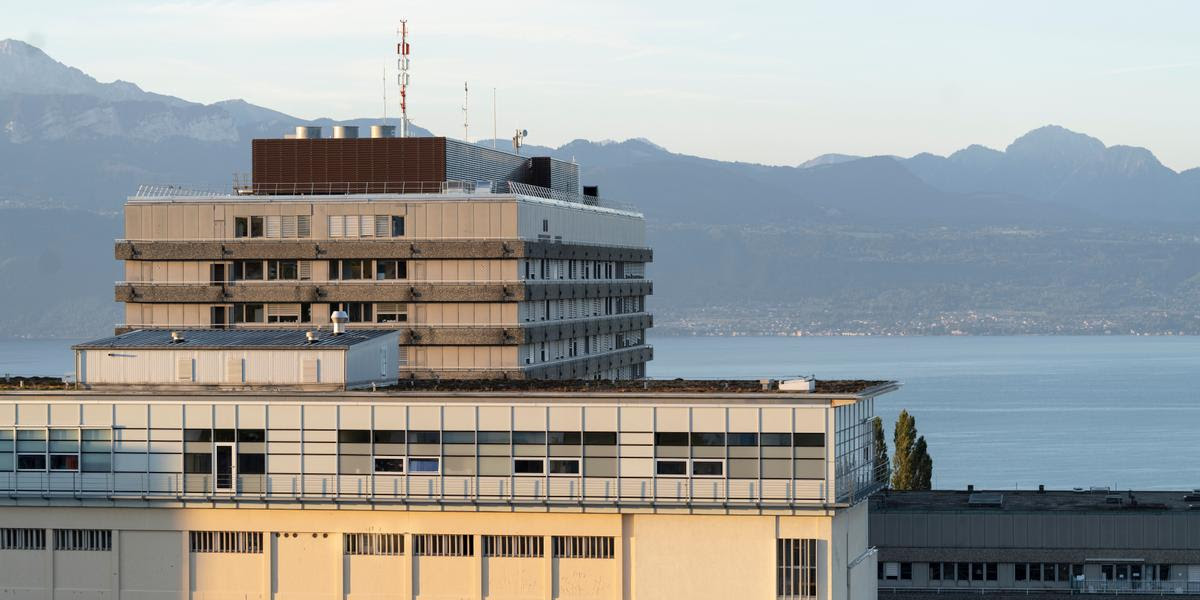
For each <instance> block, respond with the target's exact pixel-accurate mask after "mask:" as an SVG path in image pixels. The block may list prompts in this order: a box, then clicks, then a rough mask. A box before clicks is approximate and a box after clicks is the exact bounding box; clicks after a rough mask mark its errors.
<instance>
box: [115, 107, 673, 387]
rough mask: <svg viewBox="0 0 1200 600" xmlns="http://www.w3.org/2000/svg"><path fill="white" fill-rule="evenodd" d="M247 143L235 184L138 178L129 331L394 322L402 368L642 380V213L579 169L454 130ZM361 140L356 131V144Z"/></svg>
mask: <svg viewBox="0 0 1200 600" xmlns="http://www.w3.org/2000/svg"><path fill="white" fill-rule="evenodd" d="M310 129H311V128H305V131H304V132H303V135H302V136H295V137H294V138H293V139H260V140H254V141H253V144H252V149H253V173H252V176H251V180H250V181H248V182H242V183H239V184H238V185H236V186H234V187H233V188H231V189H229V190H224V191H222V190H217V191H211V190H200V189H194V188H187V187H182V186H143V187H142V188H141V189H139V190H138V192H137V193H136V194H135V195H134V196H132V197H130V198H129V200H128V202H127V203H126V206H125V234H124V238H123V239H120V240H117V242H116V250H115V252H116V258H117V260H120V261H122V262H123V263H124V273H125V275H124V280H123V281H120V282H118V283H117V284H116V299H117V301H118V302H122V303H124V305H125V323H123V324H120V325H119V326H118V327H117V332H118V333H123V332H126V331H131V330H135V329H171V330H186V329H194V328H217V329H253V328H289V327H291V328H297V329H315V328H320V327H327V326H328V325H327V324H328V323H329V322H330V315H331V314H332V313H334V312H336V311H344V312H345V313H346V314H347V315H348V317H349V319H350V324H349V326H350V328H351V329H354V328H369V329H395V330H397V331H399V334H400V335H399V352H398V367H399V375H400V377H401V378H428V377H437V378H468V379H476V378H480V377H495V378H516V379H545V378H549V379H578V378H589V379H591V378H602V379H626V378H637V377H642V376H644V375H645V363H646V361H648V360H650V359H651V358H652V355H653V352H652V349H651V347H650V346H648V345H647V344H646V339H645V334H646V330H647V329H648V328H649V327H651V325H652V319H651V316H650V314H649V312H648V311H647V308H646V298H647V296H649V295H650V293H651V291H652V286H651V282H650V281H649V280H648V279H647V278H646V264H647V263H648V262H650V261H651V259H652V252H651V249H650V248H649V247H648V246H647V245H646V238H645V221H644V218H643V216H642V214H641V213H639V212H637V211H636V210H634V209H632V208H631V207H629V206H627V205H622V204H618V203H614V202H610V201H608V200H606V199H604V198H602V197H601V196H600V195H599V194H598V190H597V189H596V188H594V187H584V188H582V190H581V189H580V186H579V175H578V166H577V165H575V164H573V163H569V162H564V161H560V160H556V159H553V158H549V157H525V156H520V155H517V154H512V153H508V152H501V151H497V150H492V149H489V148H482V147H479V146H475V145H471V144H467V143H465V142H461V141H457V140H453V139H448V138H436V137H429V138H395V137H388V136H387V131H386V129H383V128H379V129H378V131H376V134H377V135H378V136H379V137H371V138H358V137H357V136H356V133H353V132H352V131H351V129H352V128H341V129H339V134H340V135H342V136H343V137H339V138H320V137H316V136H315V135H314V133H315V132H313V131H310ZM351 136H353V137H351Z"/></svg>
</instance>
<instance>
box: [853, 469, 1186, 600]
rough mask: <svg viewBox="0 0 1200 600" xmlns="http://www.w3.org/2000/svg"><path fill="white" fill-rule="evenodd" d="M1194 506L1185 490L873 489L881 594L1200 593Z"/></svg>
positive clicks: (1046, 595)
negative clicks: (879, 490)
mask: <svg viewBox="0 0 1200 600" xmlns="http://www.w3.org/2000/svg"><path fill="white" fill-rule="evenodd" d="M1198 508H1200V494H1197V493H1195V492H1183V491H1180V492H1112V491H1109V490H1108V489H1107V488H1104V489H1092V490H1083V489H1079V490H1073V491H1042V492H1038V491H927V492H887V493H881V494H876V495H875V497H874V498H873V499H872V500H871V517H870V519H871V527H870V530H871V545H872V546H875V547H877V548H878V549H879V566H878V572H877V576H878V581H879V589H880V597H881V598H905V599H910V600H918V599H919V598H925V597H928V598H946V599H952V598H976V597H979V595H980V594H981V593H989V594H990V595H991V596H995V595H996V594H999V593H1002V592H1007V593H1010V594H1014V595H1016V594H1019V595H1020V596H1019V597H1021V598H1059V597H1061V596H1062V595H1063V594H1065V593H1068V592H1069V593H1074V594H1106V595H1108V597H1112V595H1113V594H1118V595H1128V596H1132V595H1142V594H1152V595H1172V596H1181V595H1182V596H1191V597H1200V510H1197V509H1198ZM1014 597H1015V596H1014Z"/></svg>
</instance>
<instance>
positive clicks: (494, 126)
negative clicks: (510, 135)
mask: <svg viewBox="0 0 1200 600" xmlns="http://www.w3.org/2000/svg"><path fill="white" fill-rule="evenodd" d="M495 149H496V88H492V150H495Z"/></svg>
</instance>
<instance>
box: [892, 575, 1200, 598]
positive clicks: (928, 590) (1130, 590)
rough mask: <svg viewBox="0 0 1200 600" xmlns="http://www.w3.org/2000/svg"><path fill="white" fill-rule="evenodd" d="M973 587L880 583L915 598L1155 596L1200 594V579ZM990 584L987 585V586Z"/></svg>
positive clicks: (1084, 581)
mask: <svg viewBox="0 0 1200 600" xmlns="http://www.w3.org/2000/svg"><path fill="white" fill-rule="evenodd" d="M972 584H973V585H972V586H971V587H962V585H961V580H960V582H959V583H955V582H947V584H946V585H944V586H899V585H892V584H891V583H890V582H880V584H879V591H880V592H887V593H891V594H912V595H913V596H914V597H917V596H920V597H925V595H927V594H934V595H936V594H966V593H968V592H969V593H970V595H971V596H981V597H983V598H987V597H989V596H1003V597H1006V598H1009V597H1013V596H1017V595H1020V596H1030V597H1036V598H1041V597H1046V596H1047V595H1049V594H1053V595H1056V596H1057V595H1062V596H1068V595H1070V596H1074V595H1084V594H1103V595H1108V596H1113V595H1116V596H1122V597H1123V596H1126V595H1130V596H1132V595H1141V594H1145V595H1153V596H1162V595H1168V594H1197V593H1200V581H1186V580H1171V581H1149V580H1144V581H1136V580H1130V579H1126V580H1114V579H1084V580H1080V579H1074V580H1072V581H1070V582H1067V581H1057V582H1053V581H1050V582H1040V584H1037V585H1030V584H1025V583H1021V584H1018V585H1007V586H1000V585H998V584H996V583H995V582H991V581H989V582H972ZM985 584H986V586H985Z"/></svg>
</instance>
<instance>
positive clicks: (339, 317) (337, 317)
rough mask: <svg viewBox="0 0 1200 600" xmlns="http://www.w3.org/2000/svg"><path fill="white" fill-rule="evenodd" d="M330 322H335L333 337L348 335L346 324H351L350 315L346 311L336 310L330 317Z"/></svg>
mask: <svg viewBox="0 0 1200 600" xmlns="http://www.w3.org/2000/svg"><path fill="white" fill-rule="evenodd" d="M329 320H330V321H333V335H342V334H343V333H346V323H349V322H350V315H349V314H347V313H346V311H344V310H335V311H333V314H331V315H329Z"/></svg>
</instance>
